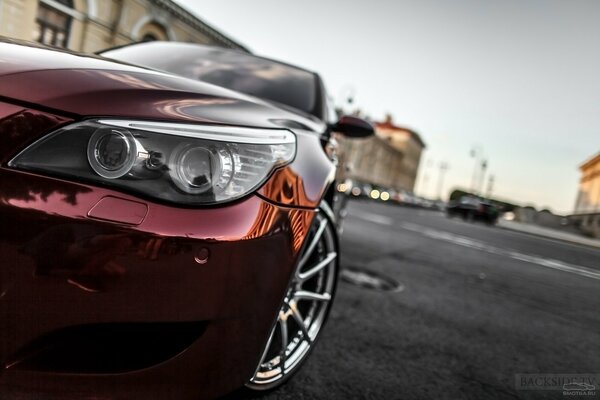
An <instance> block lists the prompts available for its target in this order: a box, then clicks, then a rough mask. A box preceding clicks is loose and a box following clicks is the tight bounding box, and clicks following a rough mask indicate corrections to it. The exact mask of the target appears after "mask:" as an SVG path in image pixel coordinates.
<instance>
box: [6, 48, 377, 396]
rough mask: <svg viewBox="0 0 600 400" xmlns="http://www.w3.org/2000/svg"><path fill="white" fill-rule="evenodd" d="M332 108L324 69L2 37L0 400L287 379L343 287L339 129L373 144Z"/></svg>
mask: <svg viewBox="0 0 600 400" xmlns="http://www.w3.org/2000/svg"><path fill="white" fill-rule="evenodd" d="M144 54H146V56H147V57H148V60H149V59H150V58H154V59H155V61H161V63H158V62H156V63H155V62H150V61H148V60H146V59H145V58H144ZM106 57H111V58H113V59H118V60H121V61H125V62H116V61H111V60H109V59H107V58H106ZM236 57H237V58H236ZM240 57H241V58H240ZM236 60H237V61H236ZM240 60H241V61H240ZM163 61H164V63H162V62H163ZM133 64H139V65H141V66H136V65H133ZM175 74H177V75H179V76H177V75H175ZM190 78H193V79H190ZM328 109H329V107H328V102H327V97H326V95H325V90H324V88H323V84H322V82H321V80H320V78H319V76H318V75H317V74H315V73H313V72H310V71H306V70H304V69H301V68H297V67H294V66H291V65H288V64H284V63H280V62H276V61H272V60H267V59H264V58H259V57H254V56H252V55H249V54H243V53H236V52H228V51H224V50H219V49H211V48H204V47H201V46H200V47H193V45H187V44H165V43H162V44H161V43H155V44H152V43H150V44H142V45H137V46H131V47H124V48H121V49H116V50H112V51H109V52H107V53H105V54H104V57H98V56H89V55H82V54H74V53H69V52H65V51H59V50H52V49H48V48H45V47H41V46H37V45H34V44H26V43H20V42H15V41H10V40H8V39H3V40H0V222H1V223H0V254H1V255H2V257H1V258H0V328H1V330H0V332H1V333H0V362H2V364H3V371H2V373H1V374H0V398H2V399H25V398H40V399H137V398H139V399H198V398H214V397H217V396H220V395H224V394H226V393H229V392H231V391H233V390H235V389H237V388H239V387H246V388H247V389H249V390H266V389H272V388H275V387H277V386H278V385H280V384H281V383H283V382H285V381H286V380H287V379H288V378H289V377H290V376H292V375H293V374H294V373H295V372H296V371H297V370H298V369H299V368H300V366H301V365H302V364H303V362H304V361H305V360H306V358H307V357H308V355H309V354H310V352H311V351H312V349H313V348H314V346H315V342H316V340H317V339H318V337H319V334H320V333H321V331H322V328H323V326H324V324H325V321H326V320H327V316H328V313H329V310H330V308H331V305H332V301H333V298H334V295H335V289H336V278H337V273H338V261H337V260H338V253H339V248H338V239H337V236H336V229H335V223H336V221H335V216H334V215H333V213H332V212H331V206H332V201H333V192H334V190H333V188H334V185H333V179H334V174H335V154H334V153H335V144H334V142H333V141H332V140H331V135H332V132H334V131H335V132H339V133H341V134H346V135H347V136H354V137H360V136H367V135H370V134H372V133H373V129H372V127H371V126H370V125H369V124H368V123H366V122H365V121H362V120H359V119H356V118H352V117H342V118H341V119H340V120H339V121H334V120H332V119H331V116H330V115H331V113H329V112H328Z"/></svg>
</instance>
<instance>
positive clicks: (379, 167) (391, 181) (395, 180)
mask: <svg viewBox="0 0 600 400" xmlns="http://www.w3.org/2000/svg"><path fill="white" fill-rule="evenodd" d="M341 142H342V143H341V146H340V147H341V151H340V153H341V155H340V162H341V164H342V166H343V168H340V171H341V176H340V178H341V179H342V180H344V179H352V180H353V181H355V182H360V183H368V184H371V185H373V186H376V187H381V188H386V189H394V190H396V191H408V192H412V191H413V190H414V187H415V180H416V177H417V171H418V169H419V163H420V160H421V152H422V151H423V149H424V148H425V143H423V140H421V137H420V136H419V135H418V134H417V133H416V132H414V131H412V130H410V129H406V128H402V127H400V126H396V125H394V123H393V121H392V118H391V116H388V117H387V118H386V120H385V121H383V122H376V123H375V135H374V136H372V137H370V138H367V139H360V140H357V139H352V140H344V139H341Z"/></svg>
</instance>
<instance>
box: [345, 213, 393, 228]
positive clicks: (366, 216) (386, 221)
mask: <svg viewBox="0 0 600 400" xmlns="http://www.w3.org/2000/svg"><path fill="white" fill-rule="evenodd" d="M350 215H351V216H353V217H356V218H359V219H362V220H364V221H369V222H374V223H376V224H381V225H392V223H393V221H392V219H391V218H389V217H384V216H383V215H379V214H373V213H370V212H364V211H363V212H361V213H357V214H350Z"/></svg>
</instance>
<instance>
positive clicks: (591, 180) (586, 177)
mask: <svg viewBox="0 0 600 400" xmlns="http://www.w3.org/2000/svg"><path fill="white" fill-rule="evenodd" d="M579 170H580V171H581V179H580V181H579V193H578V194H577V201H576V203H575V210H574V212H573V215H572V216H571V217H570V219H571V220H573V221H575V222H576V223H577V224H578V225H579V227H580V228H581V229H582V230H583V231H584V232H585V233H588V234H590V235H593V236H595V237H600V152H599V153H598V154H596V155H595V156H594V157H592V158H590V159H589V160H587V161H586V162H584V163H583V164H582V165H581V166H580V167H579Z"/></svg>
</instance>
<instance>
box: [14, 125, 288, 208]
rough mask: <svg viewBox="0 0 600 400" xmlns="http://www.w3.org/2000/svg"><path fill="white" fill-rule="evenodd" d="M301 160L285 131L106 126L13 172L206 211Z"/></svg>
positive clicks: (73, 135)
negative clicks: (208, 206)
mask: <svg viewBox="0 0 600 400" xmlns="http://www.w3.org/2000/svg"><path fill="white" fill-rule="evenodd" d="M295 152H296V138H295V136H294V134H293V133H291V132H290V131H288V130H283V129H254V128H241V127H222V126H210V125H194V124H178V123H165V122H149V121H125V120H109V119H100V120H89V121H84V122H79V123H75V124H72V125H69V126H66V127H64V128H62V129H60V130H58V131H56V132H54V133H52V134H50V135H48V136H46V137H44V138H43V139H41V140H39V141H38V142H36V143H34V144H33V145H31V146H29V147H28V148H27V149H25V150H24V151H23V152H21V153H20V154H19V155H17V156H16V157H15V158H14V159H13V160H11V161H10V163H9V166H11V167H15V168H19V169H23V170H29V171H36V172H42V173H50V174H53V175H58V176H65V177H72V178H78V179H81V180H85V181H92V182H95V183H99V184H103V185H107V186H113V187H116V188H119V189H124V190H128V191H133V192H136V193H138V194H141V195H144V196H148V197H152V198H157V199H161V200H166V201H170V202H175V203H179V204H184V205H205V204H214V203H218V202H224V201H230V200H235V199H238V198H240V197H243V196H245V195H246V194H248V193H250V192H252V191H254V190H256V189H257V188H258V187H259V186H260V185H261V184H262V183H263V182H264V181H265V180H266V179H267V178H268V176H269V175H270V174H271V172H272V171H273V170H274V169H276V168H278V167H281V166H283V165H285V164H288V163H289V162H291V161H292V159H293V158H294V155H295Z"/></svg>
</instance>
